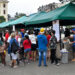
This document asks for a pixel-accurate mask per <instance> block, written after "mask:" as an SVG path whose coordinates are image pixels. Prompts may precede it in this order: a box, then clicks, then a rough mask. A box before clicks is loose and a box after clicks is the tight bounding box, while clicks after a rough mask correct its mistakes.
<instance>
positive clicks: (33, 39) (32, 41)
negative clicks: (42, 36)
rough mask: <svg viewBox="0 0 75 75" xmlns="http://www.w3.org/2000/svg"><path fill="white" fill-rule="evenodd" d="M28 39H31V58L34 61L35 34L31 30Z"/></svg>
mask: <svg viewBox="0 0 75 75" xmlns="http://www.w3.org/2000/svg"><path fill="white" fill-rule="evenodd" d="M29 39H30V40H31V50H32V60H33V61H36V36H35V35H34V34H33V31H31V34H30V35H29Z"/></svg>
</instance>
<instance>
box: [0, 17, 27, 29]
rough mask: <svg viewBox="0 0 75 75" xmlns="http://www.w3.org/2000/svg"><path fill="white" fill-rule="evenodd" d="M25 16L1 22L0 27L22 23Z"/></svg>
mask: <svg viewBox="0 0 75 75" xmlns="http://www.w3.org/2000/svg"><path fill="white" fill-rule="evenodd" d="M26 18H27V17H26V16H23V17H21V18H18V19H16V20H13V21H8V22H3V23H1V24H0V28H4V27H8V26H12V25H16V24H23V23H24V22H25V19H26Z"/></svg>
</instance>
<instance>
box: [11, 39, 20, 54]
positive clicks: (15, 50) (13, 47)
mask: <svg viewBox="0 0 75 75" xmlns="http://www.w3.org/2000/svg"><path fill="white" fill-rule="evenodd" d="M18 49H19V46H18V45H17V43H16V41H15V39H14V40H13V42H12V44H11V51H12V53H14V54H16V52H17V51H18Z"/></svg>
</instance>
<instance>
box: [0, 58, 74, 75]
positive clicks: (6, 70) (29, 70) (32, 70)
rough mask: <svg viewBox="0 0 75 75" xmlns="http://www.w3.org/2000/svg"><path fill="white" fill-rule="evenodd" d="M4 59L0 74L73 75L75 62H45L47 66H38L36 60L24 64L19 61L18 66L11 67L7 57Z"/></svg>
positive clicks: (0, 66)
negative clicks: (58, 64) (5, 63)
mask: <svg viewBox="0 0 75 75" xmlns="http://www.w3.org/2000/svg"><path fill="white" fill-rule="evenodd" d="M6 61H7V66H6V67H3V66H2V65H1V64H0V75H75V62H69V64H61V65H60V66H56V65H53V64H50V62H47V64H48V67H44V66H41V67H38V61H37V62H31V63H30V64H27V63H26V64H25V65H24V64H23V63H21V64H20V66H19V67H18V68H16V69H13V68H11V67H10V66H9V58H7V60H6Z"/></svg>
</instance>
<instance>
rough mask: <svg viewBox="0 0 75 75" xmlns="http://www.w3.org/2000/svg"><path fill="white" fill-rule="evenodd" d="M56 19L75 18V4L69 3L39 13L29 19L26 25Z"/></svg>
mask: <svg viewBox="0 0 75 75" xmlns="http://www.w3.org/2000/svg"><path fill="white" fill-rule="evenodd" d="M54 20H75V4H73V3H68V4H66V5H65V6H62V7H60V8H57V9H55V10H53V11H50V12H48V13H45V14H39V15H37V16H35V17H33V18H31V19H29V20H27V21H25V23H26V25H31V24H40V23H46V22H50V21H54Z"/></svg>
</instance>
